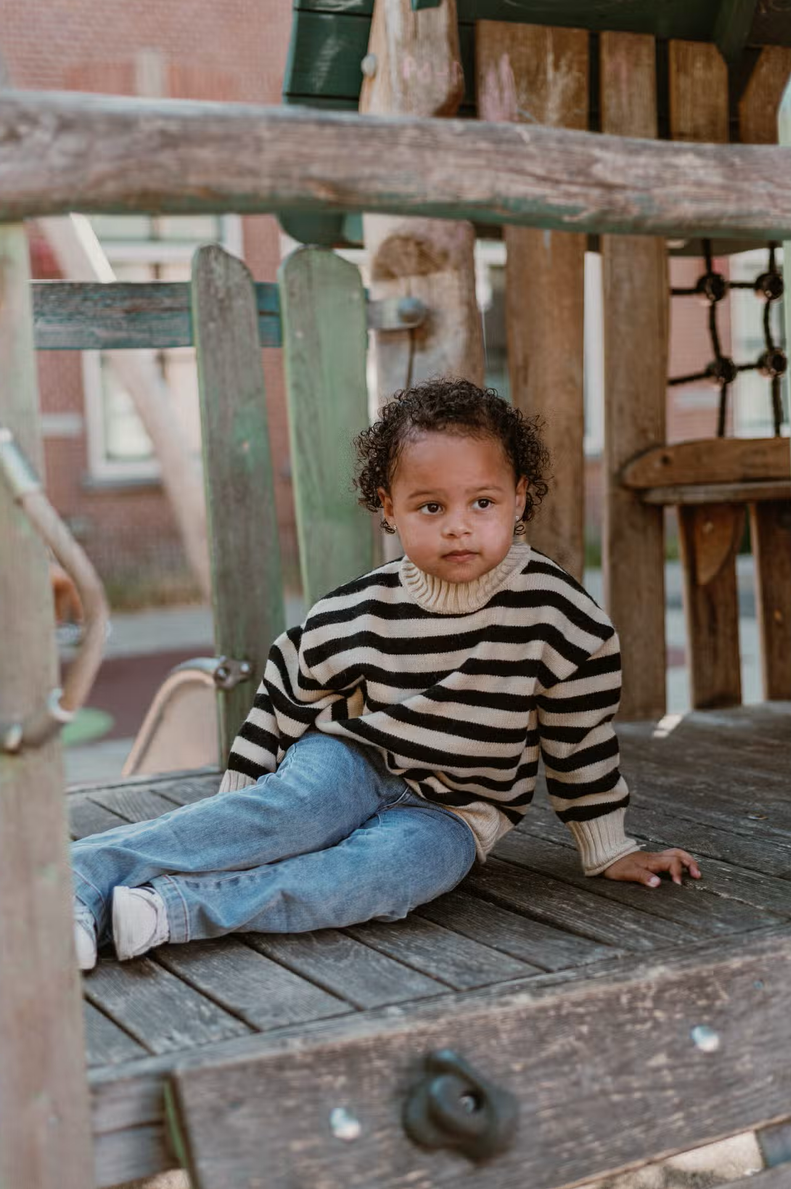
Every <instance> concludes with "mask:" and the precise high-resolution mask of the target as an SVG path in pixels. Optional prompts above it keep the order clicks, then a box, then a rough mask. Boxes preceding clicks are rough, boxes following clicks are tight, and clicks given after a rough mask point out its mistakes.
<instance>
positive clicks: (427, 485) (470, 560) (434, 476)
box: [378, 432, 527, 582]
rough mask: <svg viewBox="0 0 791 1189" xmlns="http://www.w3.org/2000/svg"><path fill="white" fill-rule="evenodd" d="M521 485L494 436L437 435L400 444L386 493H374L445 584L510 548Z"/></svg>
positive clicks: (470, 575)
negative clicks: (398, 454)
mask: <svg viewBox="0 0 791 1189" xmlns="http://www.w3.org/2000/svg"><path fill="white" fill-rule="evenodd" d="M526 490H527V481H526V480H525V478H524V477H523V478H521V479H520V480H519V482H517V481H516V479H515V478H514V471H513V467H512V466H511V463H510V462H509V460H508V458H507V457H506V455H505V451H504V450H503V448H502V446H501V445H500V443H499V442H498V441H497V440H496V439H495V438H492V437H488V436H487V437H480V438H474V437H469V436H465V435H462V434H460V433H448V432H442V433H439V432H434V433H424V434H421V435H420V436H419V437H416V438H414V439H413V440H411V441H409V442H407V443H406V444H405V445H404V447H403V449H402V451H401V454H400V456H399V459H398V462H397V464H396V469H395V473H394V474H393V477H392V480H391V483H390V491H389V492H387V491H385V490H384V488H379V492H378V494H379V498H380V500H381V501H382V508H383V510H384V514H385V517H386V518H387V520H389V522H390V523H391V524H394V525H395V526H396V528H397V529H398V532H399V535H400V537H401V544H402V545H403V546H404V552H405V553H406V555H407V557H408V558H410V560H411V561H413V562H414V563H415V565H416V566H417V567H418V568H419V569H421V570H423V571H425V573H427V574H433V575H434V577H435V578H442V579H444V580H445V581H446V582H471V581H472V580H473V579H475V578H480V577H481V575H482V574H486V573H488V571H489V570H492V569H494V567H495V566H497V565H499V563H500V562H501V561H502V560H503V558H504V557H505V555H506V553H507V552H508V550H509V549H510V547H511V544H512V542H513V534H514V524H515V522H516V520H517V519H518V518H519V516H520V514H521V513H522V511H523V509H524V506H525V494H526Z"/></svg>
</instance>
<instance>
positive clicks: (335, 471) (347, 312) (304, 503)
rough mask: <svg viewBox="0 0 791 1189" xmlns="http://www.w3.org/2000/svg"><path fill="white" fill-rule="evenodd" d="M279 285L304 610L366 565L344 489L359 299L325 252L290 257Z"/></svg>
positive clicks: (363, 539)
mask: <svg viewBox="0 0 791 1189" xmlns="http://www.w3.org/2000/svg"><path fill="white" fill-rule="evenodd" d="M278 283H279V285H280V304H281V308H282V311H283V360H284V364H285V375H286V396H287V400H288V418H289V430H290V438H291V465H292V471H293V478H294V503H295V508H296V516H297V537H298V540H299V556H300V569H301V572H302V587H303V593H304V598H305V602H306V604H307V605H308V606H309V607H310V606H312V605H313V603H315V602H316V601H317V599H319V598H321V597H322V596H323V595H325V594H327V592H328V591H330V590H334V589H335V587H337V586H340V585H341V584H342V583H344V582H349V581H350V580H351V579H352V578H356V577H357V576H358V575H359V574H364V573H365V572H366V571H367V570H370V569H371V568H372V566H373V564H374V553H373V539H374V537H373V533H374V526H373V524H372V522H371V517H370V515H369V514H368V513H366V512H365V511H364V510H363V509H362V508H361V507H360V506H359V504H358V503H357V499H356V493H355V491H354V488H353V486H352V480H353V475H354V466H353V462H354V452H353V449H352V445H351V443H352V438H353V437H354V436H355V435H356V434H358V433H359V432H360V431H361V430H362V429H364V428H365V427H366V426H367V425H368V385H367V382H366V374H365V367H366V353H367V349H368V333H367V330H366V325H365V293H364V291H363V284H362V278H361V277H360V271H359V269H358V268H357V266H356V265H355V264H350V263H349V261H347V260H343V259H342V258H341V257H340V256H336V254H335V253H334V252H329V251H327V250H326V249H324V248H300V249H298V250H297V251H296V252H293V253H292V254H291V255H290V256H289V257H288V258H287V259H286V260H284V261H283V263H282V265H281V266H280V270H279V273H278ZM319 444H320V445H319Z"/></svg>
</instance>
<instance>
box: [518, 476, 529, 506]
mask: <svg viewBox="0 0 791 1189" xmlns="http://www.w3.org/2000/svg"><path fill="white" fill-rule="evenodd" d="M526 499H527V475H522V478H521V479H520V480H519V482H518V483H517V485H516V504H517V507H516V510H517V512H518V513H519V514H520V515H521V514H522V512H523V511H524V508H525V500H526Z"/></svg>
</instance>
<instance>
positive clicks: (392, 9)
mask: <svg viewBox="0 0 791 1189" xmlns="http://www.w3.org/2000/svg"><path fill="white" fill-rule="evenodd" d="M368 59H369V61H375V63H376V69H375V73H374V74H373V75H370V76H367V77H366V78H365V79H364V81H363V86H362V90H361V92H360V112H361V113H364V114H365V115H366V116H368V115H397V116H431V117H444V116H452V115H454V114H455V113H456V111H457V110H458V107H459V104H460V103H461V100H462V98H463V95H464V71H463V67H462V63H461V50H460V44H459V27H458V23H457V20H456V3H455V0H444V2H443V3H442V4H441V5H440V6H439V7H438V8H431V9H426V10H421V11H417V12H413V11H412V9H411V6H410V3H409V0H377V3H376V4H375V5H374V13H373V20H372V22H371V30H370V37H369V41H368ZM363 236H364V239H365V246H366V249H367V251H368V254H369V259H370V262H371V264H370V266H371V292H372V293H373V295H374V297H376V298H377V299H388V298H390V299H396V298H398V297H406V296H409V297H418V298H420V299H421V300H422V301H423V302H424V303H425V304H426V306H427V308H428V309H429V310H430V316H429V317H428V318H427V319H426V320H425V322H424V323H423V324H422V325H421V326H419V327H416V328H415V329H411V330H401V331H388V332H382V331H377V332H375V334H374V349H375V356H376V377H377V380H376V382H377V392H378V397H379V403H380V405H381V404H384V403H385V402H386V401H388V400H389V399H390V397H391V396H392V395H393V393H394V392H396V391H398V390H399V389H402V388H406V387H408V386H410V385H411V384H414V383H418V382H419V381H421V380H425V379H428V378H429V377H431V376H444V375H448V376H461V377H464V378H465V379H469V380H472V381H473V382H474V383H478V384H481V383H483V379H484V358H483V337H482V331H481V319H480V313H479V310H478V304H477V300H476V293H475V256H474V252H475V231H474V229H473V227H472V225H471V224H470V223H461V222H439V221H436V220H429V219H406V220H405V219H403V218H383V217H382V216H379V215H373V214H366V215H365V216H364V218H363Z"/></svg>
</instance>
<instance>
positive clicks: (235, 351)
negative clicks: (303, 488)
mask: <svg viewBox="0 0 791 1189" xmlns="http://www.w3.org/2000/svg"><path fill="white" fill-rule="evenodd" d="M192 294H193V297H192V319H193V329H194V334H195V346H196V353H197V361H198V383H199V388H200V404H201V428H202V433H201V438H202V442H203V472H204V482H205V487H206V511H207V518H208V524H209V551H210V557H211V570H212V610H213V612H214V646H215V650H216V655H217V656H230V657H233V658H234V659H235V660H246V661H249V663H250V665H251V666H252V672H253V680H252V681H251V682H242V683H241V684H240V685H238V686H237V687H236V689H234V690H231V691H229V692H225V691H221V692H219V693H218V699H219V715H218V718H219V723H220V756H225V755H227V753H228V750H229V749H230V745H231V743H232V742H233V739H234V737H235V735H236V732H237V730H238V729H239V726H240V725H241V723H242V722H243V721H244V719H245V718H246V716H247V712H248V710H249V708H250V704H251V702H252V698H253V693H254V691H255V687H256V685H257V683H258V681H259V680H260V678H261V676H262V675H263V672H264V667H265V664H266V658H267V656H268V654H269V649H270V647H271V645H272V642H273V640H274V639H275V637H276V636H278V635H279V634H280V632H282V631H283V628H284V626H285V612H284V609H283V587H282V578H281V571H280V542H279V536H278V524H277V513H276V509H275V488H274V475H273V470H272V458H271V454H270V444H269V429H268V421H267V409H266V395H265V392H264V374H263V369H262V364H261V350H260V346H259V342H258V314H257V309H256V300H255V293H254V290H253V279H252V277H251V276H250V273H249V271H248V270H247V268H246V267H245V265H244V264H243V263H242V262H241V260H237V259H235V258H234V257H233V256H231V255H229V254H228V253H227V252H225V251H223V249H222V248H220V247H218V246H216V245H211V246H209V247H205V248H200V249H199V250H198V251H197V252H196V254H195V257H194V262H193V273H192ZM242 582H243V583H244V585H245V587H246V589H247V590H248V591H250V592H251V597H250V598H248V599H240V598H239V584H240V583H242Z"/></svg>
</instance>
